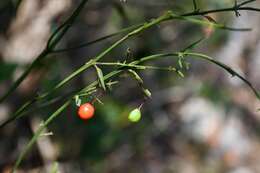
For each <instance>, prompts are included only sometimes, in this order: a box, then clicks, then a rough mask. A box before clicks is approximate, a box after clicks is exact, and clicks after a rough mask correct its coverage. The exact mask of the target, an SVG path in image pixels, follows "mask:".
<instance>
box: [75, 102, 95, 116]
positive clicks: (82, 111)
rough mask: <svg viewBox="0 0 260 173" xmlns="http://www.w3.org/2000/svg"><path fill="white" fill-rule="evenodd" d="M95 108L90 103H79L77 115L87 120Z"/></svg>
mask: <svg viewBox="0 0 260 173" xmlns="http://www.w3.org/2000/svg"><path fill="white" fill-rule="evenodd" d="M94 112H95V108H94V106H93V105H92V104H90V103H85V104H83V105H81V106H80V107H79V109H78V115H79V117H80V118H81V119H83V120H87V119H90V118H92V117H93V115H94Z"/></svg>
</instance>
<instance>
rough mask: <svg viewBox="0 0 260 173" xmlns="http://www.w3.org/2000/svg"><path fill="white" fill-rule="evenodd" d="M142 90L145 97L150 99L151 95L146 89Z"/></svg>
mask: <svg viewBox="0 0 260 173" xmlns="http://www.w3.org/2000/svg"><path fill="white" fill-rule="evenodd" d="M142 90H143V93H144V95H145V96H146V97H148V98H152V93H151V92H150V91H149V90H148V89H145V88H142Z"/></svg>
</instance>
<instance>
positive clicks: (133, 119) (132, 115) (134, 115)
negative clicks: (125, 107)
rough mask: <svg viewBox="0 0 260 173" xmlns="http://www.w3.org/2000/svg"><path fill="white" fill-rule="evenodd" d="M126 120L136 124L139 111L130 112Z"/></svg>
mask: <svg viewBox="0 0 260 173" xmlns="http://www.w3.org/2000/svg"><path fill="white" fill-rule="evenodd" d="M128 119H129V121H131V122H138V121H139V120H140V119H141V111H140V109H138V108H136V109H134V110H132V111H131V112H130V114H129V116H128Z"/></svg>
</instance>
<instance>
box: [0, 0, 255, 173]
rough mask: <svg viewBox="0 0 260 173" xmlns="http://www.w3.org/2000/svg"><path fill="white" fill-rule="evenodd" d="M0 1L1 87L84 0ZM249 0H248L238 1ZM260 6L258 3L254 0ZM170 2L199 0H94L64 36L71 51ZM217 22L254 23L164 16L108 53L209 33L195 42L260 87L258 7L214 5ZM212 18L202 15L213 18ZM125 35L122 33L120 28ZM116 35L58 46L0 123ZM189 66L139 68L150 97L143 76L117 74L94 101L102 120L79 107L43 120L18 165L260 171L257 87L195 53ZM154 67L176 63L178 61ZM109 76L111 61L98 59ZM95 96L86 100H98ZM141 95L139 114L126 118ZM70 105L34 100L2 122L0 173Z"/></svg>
mask: <svg viewBox="0 0 260 173" xmlns="http://www.w3.org/2000/svg"><path fill="white" fill-rule="evenodd" d="M17 2H18V1H15V0H10V1H8V0H1V1H0V94H1V95H2V94H3V93H5V92H6V91H7V89H8V88H9V87H10V86H11V84H12V83H13V82H14V81H15V79H17V77H18V76H19V75H21V73H22V72H23V71H24V69H26V67H28V65H29V64H30V63H31V62H32V61H33V60H34V59H35V57H37V55H38V54H39V53H40V52H41V51H42V50H43V48H44V47H45V45H46V42H47V40H48V37H49V36H50V34H51V32H52V31H53V30H54V29H55V28H56V27H57V26H59V25H60V24H61V23H62V21H64V20H65V19H66V18H67V16H69V15H70V14H71V12H72V10H73V9H75V7H76V6H77V4H78V3H79V1H78V0H44V1H41V0H22V1H20V2H21V3H20V5H19V7H18V8H17V9H16V4H17ZM239 2H241V1H239ZM233 5H234V1H233V0H218V1H214V0H198V7H199V9H201V10H206V9H215V8H226V7H232V6H233ZM252 6H254V7H260V2H259V1H256V2H254V3H252ZM167 10H173V12H175V13H178V14H183V13H185V12H191V11H192V10H193V4H192V0H160V1H159V0H126V1H124V0H122V1H120V0H92V1H89V2H88V3H87V4H86V6H85V8H84V10H83V11H82V12H81V14H80V16H79V17H78V18H77V20H76V22H75V23H74V25H73V26H72V27H71V28H70V30H69V32H68V33H67V34H66V35H65V37H64V38H63V39H62V41H61V42H60V43H59V45H58V48H59V49H63V48H69V47H74V46H77V45H79V44H82V43H85V42H88V41H92V40H94V39H97V38H100V37H102V36H104V35H106V34H110V33H114V32H116V31H119V30H120V29H122V28H124V27H127V26H131V25H133V24H137V23H142V22H144V21H148V20H150V19H152V18H155V17H157V16H159V15H161V14H163V13H164V12H165V11H167ZM210 17H211V18H214V19H215V20H216V21H218V22H220V23H225V24H227V25H228V26H233V27H250V28H253V30H252V31H250V32H230V31H226V30H216V29H214V28H211V27H205V26H204V27H201V26H198V25H195V24H192V23H188V22H184V21H168V22H164V23H162V24H160V25H158V26H157V27H154V28H152V29H149V30H148V31H146V32H144V33H142V34H140V35H138V36H137V37H134V38H131V39H129V40H128V41H126V42H124V43H123V44H122V45H120V46H119V47H118V48H116V49H115V50H114V51H112V53H110V54H109V55H108V56H106V57H105V59H104V60H103V61H118V60H120V61H123V60H124V59H125V58H126V57H127V56H129V52H130V58H132V59H137V58H140V57H143V56H147V55H151V54H156V53H169V52H173V51H179V50H182V49H183V48H185V47H187V46H188V45H189V44H191V43H192V42H194V41H197V40H198V39H200V38H202V37H205V38H206V39H205V40H204V41H203V42H201V43H200V44H199V45H198V46H197V47H196V48H195V49H194V51H196V52H202V53H204V54H207V55H210V56H212V57H214V58H215V59H217V60H219V61H221V62H223V63H226V64H227V65H229V66H231V67H232V68H234V69H235V70H236V71H238V72H239V73H240V74H242V75H243V76H245V77H246V78H247V79H249V81H251V82H252V84H253V85H254V86H255V87H256V88H258V89H260V71H259V67H260V39H259V38H260V27H259V26H260V14H259V13H256V12H247V11H243V12H241V16H240V17H238V18H237V17H235V14H234V12H227V13H217V14H211V15H210ZM201 18H202V17H201ZM205 20H206V19H205ZM121 36H122V35H121ZM121 36H118V37H113V38H110V39H107V40H104V41H102V42H99V43H97V44H94V45H91V46H89V47H84V48H81V49H75V50H70V51H64V52H59V53H53V54H50V55H49V56H48V57H47V58H46V59H45V60H44V61H43V62H42V63H41V64H40V65H39V67H37V68H36V69H35V70H33V71H32V73H31V74H30V75H29V76H28V77H27V78H26V80H25V81H24V82H23V83H22V84H21V85H20V86H19V88H18V89H17V90H16V91H15V93H13V94H12V95H11V96H10V97H9V98H8V99H7V100H6V101H5V102H4V103H3V104H1V105H0V122H4V121H5V120H6V119H8V118H10V116H12V115H13V113H14V112H15V111H16V110H17V109H18V108H19V107H20V106H21V105H22V104H23V103H24V102H25V101H27V100H29V99H30V98H32V97H33V96H34V95H35V94H36V93H43V92H44V91H48V90H49V89H51V88H52V87H54V86H55V85H56V84H57V83H58V82H59V81H61V80H62V79H64V78H65V77H66V76H67V75H69V74H70V73H71V72H73V71H74V70H76V69H77V68H78V67H80V66H81V65H82V64H84V63H85V62H87V61H88V60H89V59H91V58H93V57H94V56H96V55H97V54H98V53H100V52H101V51H103V50H105V48H107V47H108V46H110V45H111V44H112V43H113V42H115V41H116V40H118V39H119V38H121ZM188 62H189V63H190V69H189V70H187V71H186V72H184V75H185V77H184V78H181V77H179V76H178V75H176V74H175V73H172V72H165V71H155V70H145V71H140V75H141V76H142V78H143V79H144V82H145V87H146V88H148V89H149V90H150V91H151V93H152V99H149V100H146V101H145V102H144V97H143V94H142V91H141V89H140V87H139V86H138V84H137V82H136V81H134V80H133V79H131V78H129V77H127V76H125V75H121V76H120V77H119V78H117V80H118V81H119V83H118V84H116V85H115V86H113V89H112V91H108V92H106V93H105V94H103V95H102V96H100V97H99V99H100V100H101V101H102V102H103V104H99V103H98V102H96V103H95V107H96V112H95V117H94V118H93V119H91V120H89V121H86V122H85V121H82V120H81V119H79V118H78V117H77V107H76V105H75V104H72V105H71V106H70V107H69V108H68V109H66V111H65V112H63V113H62V114H61V115H60V116H59V117H58V118H57V119H56V120H55V121H54V122H53V123H51V125H50V126H49V127H48V129H46V134H45V135H44V136H41V137H40V139H39V140H38V141H37V143H36V145H35V146H34V147H33V149H32V150H31V151H30V152H29V154H28V155H26V157H25V159H24V160H23V162H22V164H21V166H20V167H19V169H18V172H21V173H22V172H28V173H34V172H51V170H58V171H59V172H65V173H67V172H73V173H80V172H89V173H100V172H106V173H112V172H113V173H120V172H125V173H171V172H173V173H175V172H176V173H215V172H216V173H218V172H227V173H255V172H260V165H259V162H260V154H259V153H260V138H259V137H260V124H259V123H260V113H259V112H257V109H258V108H259V107H260V104H259V101H258V100H257V98H256V96H255V95H254V94H253V93H252V91H251V90H250V89H249V88H248V87H247V86H246V85H245V84H244V83H243V82H241V81H240V80H238V79H237V78H231V76H230V75H229V74H227V73H226V72H224V70H222V69H220V68H219V67H216V66H214V65H212V64H209V63H207V62H203V61H200V60H198V59H192V58H189V59H188ZM150 64H154V65H162V66H167V65H168V66H169V65H173V66H177V62H176V61H174V60H173V59H171V58H168V59H167V58H164V59H162V60H157V61H156V62H152V63H150ZM102 69H103V72H104V73H108V72H109V71H111V70H112V69H111V68H102ZM96 79H97V76H96V72H95V69H90V70H88V71H86V72H84V73H83V74H81V75H80V76H79V77H77V78H76V79H74V80H73V81H71V82H70V83H69V84H67V85H66V87H64V88H62V89H61V90H59V91H58V92H56V93H55V94H54V95H53V97H57V98H59V97H61V96H64V95H66V93H68V92H70V91H72V90H75V89H78V88H81V87H84V86H87V85H88V84H89V83H91V82H92V81H94V80H96ZM94 97H95V95H92V96H89V97H86V98H84V102H85V101H89V100H92V99H93V98H94ZM142 103H144V105H143V107H142V109H141V111H142V119H141V120H140V121H139V122H138V123H131V122H129V120H128V119H127V116H128V114H129V112H130V111H131V110H133V109H134V108H136V107H139V105H140V104H142ZM61 104H62V102H59V101H58V102H55V103H54V104H51V105H49V106H47V107H43V108H41V109H35V110H33V111H31V112H29V114H27V116H26V117H23V118H21V119H19V120H17V121H15V122H12V123H10V124H8V125H7V126H5V127H4V128H2V129H1V130H0V172H4V173H6V172H9V171H10V169H11V168H12V166H13V164H14V162H15V160H16V159H17V157H18V155H19V154H20V153H21V151H22V150H23V149H24V147H25V145H26V144H27V143H28V141H29V140H30V138H31V137H32V135H33V134H34V132H35V131H36V129H37V128H38V127H39V125H40V123H41V122H42V121H43V120H45V119H46V118H47V117H48V116H50V114H51V113H52V112H54V111H55V110H56V109H57V108H58V107H59V106H60V105H61Z"/></svg>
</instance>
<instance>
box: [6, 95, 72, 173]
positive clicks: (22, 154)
mask: <svg viewBox="0 0 260 173" xmlns="http://www.w3.org/2000/svg"><path fill="white" fill-rule="evenodd" d="M69 104H70V100H68V101H66V102H65V103H64V104H63V105H62V106H61V107H60V108H59V109H58V110H56V111H55V112H54V113H53V114H52V115H51V116H50V117H49V118H48V119H47V120H46V121H44V122H43V124H42V125H40V127H39V128H38V130H37V131H36V133H35V134H34V136H33V137H32V139H31V140H30V141H29V143H28V144H27V145H26V147H25V149H24V150H23V151H22V153H21V154H20V155H19V157H18V159H17V160H16V162H15V165H14V167H13V169H12V171H11V172H12V173H14V172H15V171H16V169H17V168H18V166H19V165H20V163H21V161H22V160H23V158H24V156H25V155H26V154H27V152H28V151H29V150H30V149H31V148H32V146H33V144H34V143H35V142H36V141H37V139H38V138H39V136H40V135H41V133H42V132H43V130H44V129H45V128H46V127H47V125H49V123H51V122H52V121H53V120H54V119H55V118H56V117H57V116H58V115H59V114H60V113H62V112H63V111H64V109H65V108H66V107H68V106H69Z"/></svg>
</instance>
